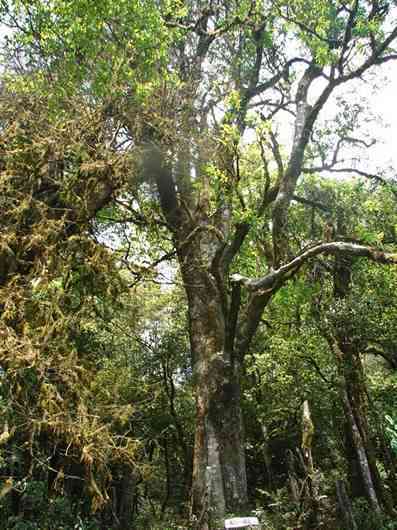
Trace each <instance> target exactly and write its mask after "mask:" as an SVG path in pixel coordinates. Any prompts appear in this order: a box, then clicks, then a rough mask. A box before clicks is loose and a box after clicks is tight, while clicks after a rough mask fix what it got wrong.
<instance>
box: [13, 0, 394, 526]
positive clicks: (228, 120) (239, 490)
mask: <svg viewBox="0 0 397 530" xmlns="http://www.w3.org/2000/svg"><path fill="white" fill-rule="evenodd" d="M85 4H87V5H85ZM393 4H394V2H388V1H382V2H379V1H376V0H354V1H352V2H343V1H339V0H335V1H332V2H329V1H325V0H324V1H323V0H321V1H318V0H316V1H314V0H313V1H312V0H302V1H300V0H299V1H296V2H293V3H291V2H284V1H278V0H273V1H267V0H243V1H240V2H237V1H236V2H230V1H225V0H214V1H209V2H204V1H194V0H191V1H186V2H185V3H183V2H178V3H176V4H175V5H174V4H172V3H170V2H166V1H164V2H160V3H157V2H153V3H149V6H150V9H149V15H148V16H147V17H146V18H145V17H143V16H142V13H143V9H142V6H140V4H139V2H136V3H135V2H134V3H132V4H130V3H129V2H118V3H117V5H116V4H113V3H112V2H110V1H103V2H98V3H96V4H95V5H96V6H97V7H95V8H93V7H92V5H91V3H85V2H82V3H81V2H63V1H61V0H53V1H52V2H45V3H44V2H35V3H34V4H32V5H31V6H28V7H26V6H25V7H23V6H24V4H23V3H22V4H21V5H22V8H21V9H22V17H19V18H18V17H17V18H15V16H16V15H15V12H13V10H12V9H11V8H10V7H9V6H8V10H7V8H6V11H7V12H6V17H7V20H8V22H9V23H10V24H13V23H14V27H15V26H16V25H17V26H20V28H22V33H20V34H19V35H21V36H22V41H21V40H20V41H19V42H22V46H23V48H22V49H23V54H24V55H23V57H22V59H21V58H20V59H21V60H20V63H22V66H21V64H20V63H19V67H20V68H24V67H25V68H27V69H28V70H30V71H31V72H33V73H34V74H35V75H36V78H38V81H40V80H42V79H46V80H47V81H49V82H55V83H56V82H57V81H58V80H59V79H62V75H61V73H62V72H65V71H66V72H69V73H72V74H73V75H71V76H70V77H69V78H68V81H70V80H71V83H72V85H73V87H76V86H79V89H80V91H81V92H83V93H85V94H86V95H87V98H88V99H87V100H88V102H90V103H91V102H92V101H93V100H94V101H95V98H97V99H99V100H100V99H101V98H102V100H103V101H107V103H108V104H107V106H106V110H107V112H108V113H109V115H110V116H111V117H112V118H113V119H114V125H115V131H122V136H123V139H124V140H125V143H124V142H123V146H124V147H123V148H124V149H125V148H126V146H127V147H128V148H130V149H135V150H137V151H139V152H140V155H141V168H140V177H141V181H142V186H141V188H140V189H138V190H137V189H136V188H135V187H134V188H132V189H131V190H130V193H129V195H127V196H126V195H124V200H123V201H122V205H121V210H123V209H124V210H125V213H126V216H129V218H130V219H134V220H135V222H136V223H140V224H142V223H144V222H145V213H146V212H147V201H149V202H150V204H151V206H152V207H154V202H153V197H154V196H156V195H157V197H158V202H159V205H160V210H161V213H162V215H163V220H162V221H160V225H161V226H162V227H163V228H164V223H165V226H166V228H167V229H168V230H169V232H170V233H171V235H172V244H173V246H174V249H175V252H176V253H177V258H178V262H179V267H180V271H181V275H182V278H183V283H184V286H185V290H186V294H187V299H188V309H189V317H190V342H191V351H192V359H193V372H194V380H195V395H196V436H195V447H194V463H193V486H192V514H193V515H194V517H195V519H196V526H197V528H200V529H205V528H208V525H209V524H210V522H209V516H210V514H211V513H212V514H214V516H215V518H216V517H222V516H223V515H224V514H225V513H226V512H237V511H240V510H243V509H244V508H245V507H246V506H247V501H248V499H247V478H246V470H245V456H244V433H243V422H242V416H241V406H240V377H241V373H242V366H243V363H244V357H245V355H246V353H247V351H248V349H249V346H250V343H251V340H252V338H253V336H254V334H255V332H256V330H257V327H258V324H259V322H260V319H261V316H262V313H263V311H264V310H265V308H266V306H267V304H268V303H269V301H270V300H271V299H272V297H273V295H274V294H275V293H276V292H277V291H278V290H279V289H280V287H281V286H282V285H283V284H284V283H285V282H286V281H287V280H288V279H289V278H291V277H292V276H293V275H294V274H295V273H296V272H297V271H298V270H299V269H300V268H301V266H302V265H303V264H304V263H305V262H307V261H308V260H309V259H311V258H313V257H314V256H317V255H318V254H321V253H328V254H338V255H346V254H347V255H355V256H361V257H366V258H369V259H372V260H374V261H377V262H380V263H396V262H397V256H396V255H395V254H388V253H385V252H383V251H379V250H376V249H374V248H371V247H368V246H365V245H359V244H355V243H352V242H346V241H343V242H338V241H328V240H327V241H322V242H318V241H317V242H315V241H301V242H300V248H299V250H298V253H297V254H295V253H294V250H293V248H294V247H293V246H292V245H291V244H290V241H289V225H288V223H289V211H290V205H291V203H292V201H294V200H297V201H304V200H305V198H304V197H303V198H300V197H297V196H296V194H295V191H296V186H297V182H298V179H299V177H300V176H301V175H304V174H305V173H310V172H313V171H321V170H324V169H327V170H332V169H333V168H334V169H337V168H339V167H340V164H341V162H342V156H343V151H344V149H345V148H346V146H349V147H351V146H352V145H354V144H356V143H360V140H359V139H357V138H356V137H355V136H354V134H353V131H352V130H351V124H350V123H345V124H344V127H340V128H339V129H338V130H337V133H338V134H339V137H337V138H335V135H333V134H332V133H330V132H328V134H329V135H330V138H328V140H329V141H330V142H329V143H331V145H333V149H332V152H324V148H323V147H324V142H321V141H317V140H318V137H319V136H318V135H319V134H320V132H321V134H322V136H321V139H323V140H324V138H326V136H327V131H321V124H320V121H319V118H320V117H321V116H320V114H321V111H322V109H323V108H324V106H325V105H326V104H327V102H329V100H330V99H331V97H332V96H333V94H334V93H336V92H337V91H338V93H340V91H341V90H342V89H343V87H344V86H345V85H347V84H348V83H350V82H353V81H354V80H360V79H362V78H363V77H365V75H366V73H367V72H368V71H370V70H371V69H373V68H374V67H376V66H379V65H382V64H385V63H387V62H390V61H392V60H393V59H395V58H396V56H397V55H396V52H395V51H394V49H393V45H394V43H395V39H396V37H397V23H396V20H395V14H394V10H393ZM5 5H7V4H5ZM88 5H90V6H91V7H90V9H89V10H88V13H91V15H92V20H91V18H89V17H86V16H85V13H84V9H85V8H87V9H88ZM68 6H74V7H80V8H81V6H83V8H82V9H83V11H81V10H80V11H79V10H78V11H77V12H76V10H75V9H74V7H70V8H69V7H68ZM131 6H132V7H131ZM18 8H20V4H18ZM3 9H4V8H3ZM130 9H132V10H133V12H134V13H135V14H137V15H139V16H138V19H137V20H138V21H139V23H140V22H142V24H141V26H140V27H139V28H138V29H137V31H136V34H137V35H139V36H140V37H142V40H141V41H140V42H138V43H137V44H136V46H135V47H134V45H133V46H131V45H130V40H129V38H130V36H131V33H130V32H129V30H128V28H127V29H126V26H125V25H124V24H125V22H126V20H131V16H132V15H131V13H132V11H131V12H130ZM146 14H147V13H146ZM124 15H128V16H127V19H126V20H124V18H123V16H124ZM88 18H89V20H88ZM15 20H17V22H18V24H15ZM133 20H135V19H133ZM153 21H157V23H158V24H160V26H161V27H162V28H164V27H168V28H169V29H171V30H172V31H173V33H172V35H173V40H168V42H167V45H168V52H169V53H168V59H167V61H168V63H167V66H168V73H167V75H166V76H164V79H163V80H162V82H158V83H157V84H155V85H154V88H153V86H152V87H149V89H148V90H147V91H146V92H147V93H146V95H147V94H149V96H150V95H152V96H153V97H152V98H151V100H150V105H148V103H147V101H148V100H147V99H146V100H145V101H144V102H142V92H144V90H143V89H142V83H141V80H140V77H139V75H143V72H144V68H142V69H141V70H138V73H137V77H135V74H136V70H135V67H136V65H137V64H138V65H139V64H140V62H141V64H143V65H145V64H148V63H147V56H146V53H147V50H153V48H155V46H156V43H157V44H158V40H157V39H156V37H155V36H156V32H155V30H154V27H155V23H154V22H153ZM138 25H139V24H138ZM69 26H70V27H71V28H72V31H70V32H64V31H63V29H62V28H67V27H69ZM44 36H45V38H44ZM126 36H127V37H126ZM25 56H27V57H29V59H30V61H28V62H27V64H26V61H25ZM14 57H15V55H14ZM163 58H164V57H163ZM161 64H163V65H164V60H163V61H162V57H160V56H159V57H157V59H156V60H154V61H153V60H152V61H151V62H150V66H153V65H154V68H158V70H159V71H160V68H161ZM109 65H110V67H111V68H110V69H109V68H107V67H109ZM65 66H66V67H67V68H65ZM102 68H104V70H103V69H102ZM162 71H164V70H162ZM120 72H121V73H122V76H121V77H119V75H118V74H119V73H120ZM38 73H39V75H38ZM99 74H101V75H99ZM57 76H58V78H59V79H58V78H57ZM114 78H115V79H117V83H116V85H112V81H113V79H114ZM52 86H55V85H52ZM58 86H59V85H58ZM104 87H105V89H104ZM106 88H110V90H109V91H107V90H106ZM113 90H114V93H115V94H118V95H120V96H121V99H119V100H118V102H117V100H116V102H117V104H115V102H113V101H112V93H113ZM139 105H141V106H142V107H143V108H144V110H145V111H146V112H147V120H146V123H145V124H144V126H143V127H142V135H141V136H140V140H138V141H137V137H136V134H135V130H134V127H135V123H134V119H133V117H131V107H132V108H136V106H139ZM342 110H343V109H342ZM284 115H286V116H288V118H289V123H290V127H291V142H290V145H289V146H287V147H286V146H282V145H281V142H280V135H279V134H278V129H277V123H279V124H280V123H281V122H282V118H281V117H282V116H284ZM341 117H343V112H341ZM348 119H349V118H348ZM118 128H119V129H118ZM248 129H254V130H255V133H256V137H257V142H258V146H259V150H260V153H261V167H259V168H258V167H257V162H256V163H254V164H256V165H254V164H253V163H252V159H251V160H250V158H249V156H247V155H246V154H245V153H246V150H245V148H244V145H243V144H244V134H245V133H246V131H248ZM361 143H362V142H361ZM154 187H155V190H156V191H153V188H154ZM126 197H127V198H126ZM151 223H153V220H151ZM327 239H329V238H327ZM253 241H257V242H259V241H260V242H261V244H262V249H263V252H262V256H260V257H261V260H262V261H261V263H260V266H259V268H258V271H257V278H255V279H249V276H250V274H246V276H248V277H246V276H244V275H243V274H241V273H242V272H246V273H247V272H248V273H249V272H250V271H244V269H243V268H241V267H242V264H241V262H240V261H239V256H240V254H241V252H242V249H243V248H245V247H246V246H247V245H249V244H250V242H253Z"/></svg>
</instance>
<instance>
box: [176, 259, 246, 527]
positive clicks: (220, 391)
mask: <svg viewBox="0 0 397 530" xmlns="http://www.w3.org/2000/svg"><path fill="white" fill-rule="evenodd" d="M196 259H197V256H195V257H194V258H193V257H192V261H193V260H194V261H195V260H196ZM192 261H190V263H192ZM183 272H184V277H185V278H184V279H185V286H186V291H187V294H188V298H189V316H190V339H191V349H192V356H193V374H194V382H195V394H196V433H195V444H194V459H193V487H192V498H191V512H192V514H194V515H195V516H196V518H197V526H196V527H197V528H200V529H204V528H207V526H206V525H208V524H210V522H211V521H209V520H208V519H209V518H211V519H214V520H216V519H221V518H223V517H224V515H225V513H227V512H232V513H236V512H239V511H241V510H242V509H244V507H246V505H247V478H246V469H245V453H244V434H243V422H242V414H241V404H240V401H241V400H240V398H241V396H240V363H239V362H238V360H237V359H236V358H234V355H233V352H232V351H230V350H229V349H228V348H227V343H228V331H227V329H226V327H227V324H226V322H227V318H226V315H225V310H224V307H223V301H222V298H223V297H222V293H221V292H220V289H219V287H218V286H217V284H216V282H215V280H214V278H213V277H212V275H211V273H208V272H206V271H203V270H201V271H199V270H197V269H196V270H194V267H193V268H191V267H184V268H183ZM208 514H209V515H208ZM201 515H202V516H201Z"/></svg>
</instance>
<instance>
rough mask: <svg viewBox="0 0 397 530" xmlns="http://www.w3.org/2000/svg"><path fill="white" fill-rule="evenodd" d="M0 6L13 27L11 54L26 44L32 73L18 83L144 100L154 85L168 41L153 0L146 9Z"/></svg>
mask: <svg viewBox="0 0 397 530" xmlns="http://www.w3.org/2000/svg"><path fill="white" fill-rule="evenodd" d="M164 7H165V10H167V3H165V6H164ZM0 13H1V18H2V22H3V23H5V24H7V25H9V26H11V27H12V28H14V32H13V33H12V34H11V36H9V37H8V41H7V47H6V54H7V55H8V56H9V57H12V58H13V59H14V58H15V55H16V54H17V55H18V50H19V49H23V54H24V61H25V62H26V63H27V64H28V67H29V70H31V71H32V73H33V75H30V76H29V81H28V83H26V77H25V76H23V77H22V78H18V76H17V77H16V78H15V80H14V82H15V83H16V86H18V87H19V88H20V89H21V90H26V89H28V90H31V89H32V88H33V87H35V89H36V90H37V89H39V90H40V91H43V92H44V93H46V94H53V96H54V97H57V96H59V92H61V93H62V94H63V95H65V94H68V95H70V94H73V93H75V92H76V91H77V92H79V93H83V94H86V95H88V96H89V97H90V98H92V97H93V96H94V95H95V96H100V97H101V98H103V97H105V98H107V99H109V98H108V95H109V94H110V93H111V94H112V97H113V96H115V95H117V94H124V95H125V94H126V93H127V91H128V92H129V94H130V96H131V97H133V99H134V100H135V101H136V102H142V100H143V99H144V98H145V97H146V95H147V94H148V93H150V92H151V91H152V90H153V85H152V83H153V82H154V80H155V78H156V76H157V75H158V74H159V73H160V70H161V65H162V62H163V61H164V59H165V57H166V52H167V47H168V45H169V42H170V32H169V31H167V30H166V28H165V26H164V20H163V18H162V17H161V10H160V9H159V5H158V3H157V2H154V1H146V2H145V3H144V9H143V4H142V2H141V1H140V0H134V1H127V0H120V1H119V2H113V1H111V0H100V1H98V2H91V1H89V0H88V1H86V0H73V1H65V0H51V1H50V2H41V1H34V2H29V3H26V2H23V1H21V2H8V1H7V2H2V7H1V11H0ZM43 67H44V68H43ZM55 79H56V81H55V86H56V90H55V91H54V80H55ZM49 80H51V84H50V86H51V87H52V88H51V89H50V91H48V87H49V85H48V82H49ZM24 87H25V88H24Z"/></svg>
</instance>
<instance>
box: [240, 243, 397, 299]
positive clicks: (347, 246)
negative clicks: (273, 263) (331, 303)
mask: <svg viewBox="0 0 397 530" xmlns="http://www.w3.org/2000/svg"><path fill="white" fill-rule="evenodd" d="M319 254H341V255H348V256H356V257H363V258H367V259H369V260H371V261H375V262H376V263H382V264H386V265H397V253H389V252H383V251H382V250H379V249H377V248H374V247H367V246H365V245H357V244H355V243H347V242H345V241H333V242H330V243H319V244H317V245H315V246H314V247H311V248H309V249H308V250H306V251H305V252H303V253H302V254H300V255H299V256H297V257H296V258H294V259H293V260H291V261H290V262H289V263H287V264H285V265H283V266H281V267H280V268H279V269H277V270H275V271H271V272H270V273H269V274H267V275H266V276H263V277H262V278H256V279H249V278H244V277H241V276H240V277H239V278H235V277H234V279H235V280H237V281H239V282H240V283H241V284H242V285H245V287H247V289H249V290H250V291H258V290H261V291H262V292H263V291H267V290H270V291H272V290H273V289H274V288H277V287H279V286H280V285H281V284H283V283H284V282H285V281H287V280H288V279H289V278H291V277H292V276H294V274H296V272H298V270H299V269H300V268H301V267H302V265H303V264H304V263H306V262H307V261H308V260H309V259H311V258H313V257H315V256H318V255H319Z"/></svg>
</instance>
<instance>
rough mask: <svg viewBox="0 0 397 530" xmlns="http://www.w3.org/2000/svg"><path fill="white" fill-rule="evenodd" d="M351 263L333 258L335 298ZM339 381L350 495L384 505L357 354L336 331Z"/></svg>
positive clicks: (344, 292) (346, 285) (345, 334)
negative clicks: (350, 488) (350, 487)
mask: <svg viewBox="0 0 397 530" xmlns="http://www.w3.org/2000/svg"><path fill="white" fill-rule="evenodd" d="M351 266H352V263H351V260H350V259H346V258H345V259H342V258H337V260H336V264H335V273H334V291H335V297H336V298H339V299H344V298H346V297H347V296H348V294H349V292H350V284H351ZM331 341H332V342H333V350H334V352H335V357H336V360H337V365H338V371H339V378H340V398H341V403H342V406H343V410H344V413H345V445H346V456H347V460H348V466H349V475H350V476H349V479H350V483H351V486H352V492H353V494H354V495H357V496H360V495H362V494H364V495H365V497H366V498H367V499H368V502H369V503H370V505H371V507H372V509H373V510H374V511H376V512H380V511H381V506H382V504H383V505H387V500H386V498H385V494H384V490H383V486H382V482H381V480H380V476H379V472H378V469H377V466H376V457H375V451H374V447H373V444H372V442H371V439H370V431H369V425H368V420H367V412H368V411H367V399H366V388H365V380H364V372H363V367H362V363H361V358H360V353H359V351H358V349H357V345H356V343H355V341H354V339H353V338H352V337H351V336H350V333H349V330H348V329H343V328H342V329H338V330H337V333H336V336H335V337H334V338H333V339H331Z"/></svg>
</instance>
